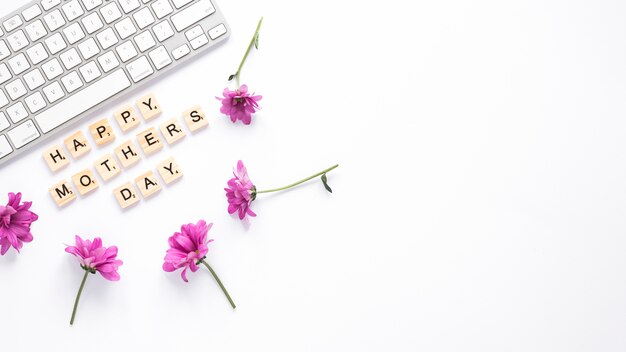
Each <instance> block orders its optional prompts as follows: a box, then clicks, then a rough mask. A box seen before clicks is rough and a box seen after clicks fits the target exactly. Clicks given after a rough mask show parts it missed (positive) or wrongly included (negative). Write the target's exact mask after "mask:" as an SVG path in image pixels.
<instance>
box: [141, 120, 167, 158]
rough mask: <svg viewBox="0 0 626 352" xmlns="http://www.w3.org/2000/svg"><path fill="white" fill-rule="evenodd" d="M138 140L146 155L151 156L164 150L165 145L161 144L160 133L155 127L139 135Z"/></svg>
mask: <svg viewBox="0 0 626 352" xmlns="http://www.w3.org/2000/svg"><path fill="white" fill-rule="evenodd" d="M137 140H138V141H139V145H140V146H141V149H143V152H144V153H145V154H146V155H150V154H152V153H154V152H156V151H158V150H160V149H161V148H163V143H162V142H161V138H160V137H159V133H158V132H157V130H156V129H155V128H154V127H150V128H148V129H147V130H145V131H143V132H141V133H139V134H137Z"/></svg>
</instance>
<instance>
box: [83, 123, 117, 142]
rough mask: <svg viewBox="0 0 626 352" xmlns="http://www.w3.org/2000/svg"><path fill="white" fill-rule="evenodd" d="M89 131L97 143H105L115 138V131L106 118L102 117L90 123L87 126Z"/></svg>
mask: <svg viewBox="0 0 626 352" xmlns="http://www.w3.org/2000/svg"><path fill="white" fill-rule="evenodd" d="M89 132H91V136H92V137H93V139H94V140H95V141H96V144H97V145H105V144H107V143H111V142H113V140H114V139H115V133H114V132H113V128H111V125H110V124H109V120H108V119H102V120H100V121H97V122H95V123H93V124H91V125H90V126H89Z"/></svg>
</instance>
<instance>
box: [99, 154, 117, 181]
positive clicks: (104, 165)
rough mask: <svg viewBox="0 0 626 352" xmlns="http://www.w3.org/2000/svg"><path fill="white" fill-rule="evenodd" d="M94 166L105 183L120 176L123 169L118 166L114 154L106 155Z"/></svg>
mask: <svg viewBox="0 0 626 352" xmlns="http://www.w3.org/2000/svg"><path fill="white" fill-rule="evenodd" d="M93 166H94V167H95V168H96V171H98V174H100V177H102V179H103V180H104V181H108V180H110V179H112V178H113V177H115V176H117V175H119V173H120V172H121V171H122V168H121V167H120V166H119V165H118V164H117V162H116V161H115V158H113V155H112V154H106V155H105V156H103V157H101V158H100V159H98V160H96V162H95V163H93Z"/></svg>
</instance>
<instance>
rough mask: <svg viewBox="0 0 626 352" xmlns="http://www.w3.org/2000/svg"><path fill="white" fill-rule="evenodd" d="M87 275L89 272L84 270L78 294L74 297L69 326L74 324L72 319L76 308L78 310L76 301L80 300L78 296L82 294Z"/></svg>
mask: <svg viewBox="0 0 626 352" xmlns="http://www.w3.org/2000/svg"><path fill="white" fill-rule="evenodd" d="M87 275H89V271H87V270H85V276H83V282H81V283H80V288H79V289H78V294H77V295H76V301H74V310H73V311H72V319H70V325H72V324H74V317H75V316H76V308H78V301H79V300H80V295H81V294H82V293H83V287H85V281H87Z"/></svg>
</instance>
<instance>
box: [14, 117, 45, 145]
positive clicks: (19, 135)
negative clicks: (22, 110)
mask: <svg viewBox="0 0 626 352" xmlns="http://www.w3.org/2000/svg"><path fill="white" fill-rule="evenodd" d="M7 136H9V139H10V140H11V142H13V145H14V146H15V148H17V149H19V148H21V147H23V146H25V145H26V144H28V143H30V142H32V141H34V140H35V139H37V138H39V136H40V135H39V131H37V127H35V124H34V123H33V121H32V120H28V121H26V122H24V123H23V124H21V125H19V126H17V127H15V128H14V129H12V130H10V131H9V132H7Z"/></svg>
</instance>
